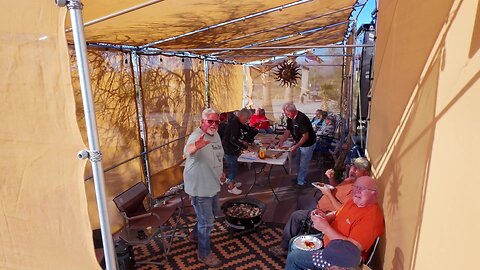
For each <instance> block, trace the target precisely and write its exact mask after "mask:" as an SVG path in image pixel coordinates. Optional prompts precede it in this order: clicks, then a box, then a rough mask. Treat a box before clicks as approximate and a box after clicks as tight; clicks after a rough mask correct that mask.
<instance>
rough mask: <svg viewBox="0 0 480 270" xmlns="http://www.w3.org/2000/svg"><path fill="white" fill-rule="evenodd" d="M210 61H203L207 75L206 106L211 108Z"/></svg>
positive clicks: (204, 73) (205, 75)
mask: <svg viewBox="0 0 480 270" xmlns="http://www.w3.org/2000/svg"><path fill="white" fill-rule="evenodd" d="M208 73H209V71H208V61H207V59H205V60H204V61H203V75H204V77H205V107H207V108H210V81H209V78H208Z"/></svg>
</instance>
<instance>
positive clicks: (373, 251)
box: [365, 236, 380, 267]
mask: <svg viewBox="0 0 480 270" xmlns="http://www.w3.org/2000/svg"><path fill="white" fill-rule="evenodd" d="M379 241H380V236H378V237H377V238H376V239H375V242H374V243H373V246H372V247H371V248H370V254H368V258H367V261H366V262H365V265H366V266H368V267H370V263H371V262H372V259H373V255H375V250H376V249H377V246H378V242H379Z"/></svg>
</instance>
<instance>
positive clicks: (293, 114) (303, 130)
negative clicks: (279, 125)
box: [278, 103, 317, 187]
mask: <svg viewBox="0 0 480 270" xmlns="http://www.w3.org/2000/svg"><path fill="white" fill-rule="evenodd" d="M283 112H284V113H285V115H286V116H287V129H286V130H285V132H284V133H283V135H282V137H281V138H280V141H279V142H278V146H280V147H281V146H282V145H283V143H284V142H285V141H286V140H287V139H288V137H290V135H292V137H293V139H294V140H295V144H294V145H293V146H292V147H291V148H290V151H291V152H292V153H295V152H297V150H298V153H297V158H296V161H297V162H296V163H297V186H298V187H304V186H305V183H306V177H307V173H308V164H309V163H310V160H311V159H312V154H313V150H314V149H315V143H316V141H317V137H316V136H315V131H313V128H312V123H311V122H310V119H308V117H307V116H306V115H305V114H304V113H302V112H301V111H298V110H297V108H296V107H295V104H293V103H285V104H284V105H283Z"/></svg>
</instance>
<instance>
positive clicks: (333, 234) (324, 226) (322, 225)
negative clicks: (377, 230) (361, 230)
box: [311, 214, 363, 251]
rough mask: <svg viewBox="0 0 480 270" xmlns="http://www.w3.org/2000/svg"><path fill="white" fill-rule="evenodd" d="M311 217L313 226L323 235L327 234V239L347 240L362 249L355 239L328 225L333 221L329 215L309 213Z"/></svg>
mask: <svg viewBox="0 0 480 270" xmlns="http://www.w3.org/2000/svg"><path fill="white" fill-rule="evenodd" d="M311 219H312V222H313V227H314V228H315V229H317V230H319V231H322V232H323V234H324V235H326V236H328V239H330V240H335V239H341V240H347V241H350V242H352V243H353V244H355V245H356V246H357V247H358V249H360V250H361V251H363V247H362V245H361V244H360V243H358V242H357V241H356V240H355V239H352V238H350V237H347V236H345V235H343V234H341V233H339V232H337V231H336V230H335V229H334V228H333V227H332V226H330V222H332V221H333V219H332V220H330V219H331V218H329V217H323V216H317V215H313V214H312V215H311Z"/></svg>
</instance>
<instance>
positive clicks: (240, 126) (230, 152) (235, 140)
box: [222, 108, 255, 195]
mask: <svg viewBox="0 0 480 270" xmlns="http://www.w3.org/2000/svg"><path fill="white" fill-rule="evenodd" d="M251 115H252V113H251V112H250V111H249V110H248V109H245V108H244V109H241V110H240V111H239V112H238V114H237V116H235V117H234V118H233V119H232V120H231V121H229V122H228V124H227V127H226V128H225V136H224V137H223V139H222V145H223V149H225V162H226V164H227V181H226V182H227V183H228V192H229V193H232V194H235V195H239V194H241V193H242V191H241V190H240V189H238V187H239V185H238V184H240V183H235V177H236V176H237V170H238V161H237V159H238V156H240V154H241V152H242V150H251V148H250V147H249V145H248V144H249V143H252V142H253V141H254V137H255V135H253V134H252V135H253V136H251V135H249V130H248V127H247V125H246V123H247V121H248V119H250V116H251Z"/></svg>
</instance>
